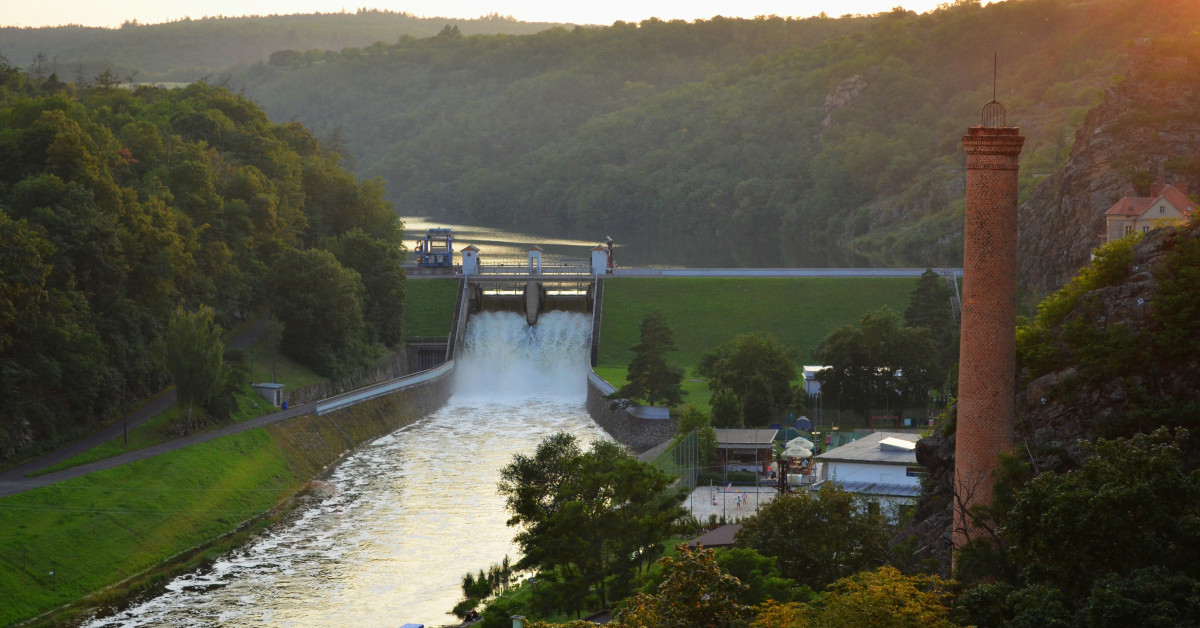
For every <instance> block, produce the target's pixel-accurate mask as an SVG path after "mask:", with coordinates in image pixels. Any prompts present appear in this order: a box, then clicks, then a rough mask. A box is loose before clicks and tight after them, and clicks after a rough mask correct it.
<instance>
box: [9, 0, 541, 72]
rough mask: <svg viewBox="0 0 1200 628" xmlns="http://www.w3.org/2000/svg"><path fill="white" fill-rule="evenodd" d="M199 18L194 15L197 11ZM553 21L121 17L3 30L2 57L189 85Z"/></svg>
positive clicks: (24, 64) (362, 13)
mask: <svg viewBox="0 0 1200 628" xmlns="http://www.w3.org/2000/svg"><path fill="white" fill-rule="evenodd" d="M196 17H197V18H199V16H196ZM554 26H557V25H556V24H547V23H534V22H518V21H517V20H514V19H512V18H510V17H503V16H498V15H491V16H484V17H480V18H477V19H469V20H468V19H459V18H440V17H417V16H414V15H410V14H408V13H394V12H388V11H374V10H362V9H360V10H359V11H358V12H356V13H328V14H320V13H318V14H298V15H268V16H253V17H206V18H199V19H183V20H179V21H175V22H169V23H166V24H138V23H137V22H136V21H133V22H126V23H125V24H124V25H123V26H122V27H120V28H97V27H86V26H78V25H73V26H58V27H46V28H15V27H6V28H0V55H3V56H4V57H6V58H7V59H8V62H9V63H10V64H12V65H15V66H17V67H20V68H26V69H28V70H29V72H30V74H31V75H32V76H33V77H34V78H44V77H45V76H48V75H49V74H50V73H52V72H55V73H57V75H58V78H59V79H61V80H63V81H66V82H74V83H75V84H77V85H80V86H83V85H88V84H90V82H91V81H92V79H93V78H94V77H95V76H96V75H97V74H100V73H101V72H103V71H104V70H105V69H110V70H112V72H113V73H114V74H115V75H117V76H118V77H121V78H123V79H124V78H128V77H131V76H132V78H133V80H134V81H137V82H145V81H185V82H191V81H195V80H199V79H201V78H204V77H208V82H210V83H215V82H217V81H219V80H220V77H221V75H222V73H223V72H225V71H226V70H228V69H230V68H232V67H234V66H238V65H250V64H252V63H257V62H259V61H266V60H267V59H268V58H269V57H270V55H271V53H272V52H275V51H277V50H300V51H309V50H315V51H321V52H324V51H327V50H332V51H337V50H341V49H343V48H349V47H356V46H370V45H371V44H374V43H375V42H381V41H382V42H395V41H397V40H398V39H399V38H401V37H431V36H433V35H436V34H437V33H438V32H439V31H441V30H442V29H444V28H451V29H457V31H458V32H461V33H463V34H465V35H477V34H509V35H521V34H528V33H536V32H538V31H542V30H545V29H547V28H551V27H554Z"/></svg>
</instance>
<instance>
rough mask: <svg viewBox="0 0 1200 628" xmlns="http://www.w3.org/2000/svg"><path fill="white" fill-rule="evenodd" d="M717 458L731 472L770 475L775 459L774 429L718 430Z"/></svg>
mask: <svg viewBox="0 0 1200 628" xmlns="http://www.w3.org/2000/svg"><path fill="white" fill-rule="evenodd" d="M714 431H715V432H716V433H717V458H718V460H719V461H720V463H721V464H722V465H724V466H726V468H727V469H728V470H729V471H754V472H757V473H770V471H771V461H772V460H774V459H775V434H777V433H778V432H779V430H776V429H772V428H749V429H717V430H714Z"/></svg>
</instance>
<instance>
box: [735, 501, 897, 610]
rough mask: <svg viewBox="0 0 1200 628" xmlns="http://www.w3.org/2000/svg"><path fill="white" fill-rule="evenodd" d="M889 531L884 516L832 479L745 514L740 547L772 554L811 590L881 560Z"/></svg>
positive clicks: (786, 573) (785, 572)
mask: <svg viewBox="0 0 1200 628" xmlns="http://www.w3.org/2000/svg"><path fill="white" fill-rule="evenodd" d="M888 538H889V534H888V531H887V527H886V525H885V522H884V520H883V517H882V515H879V514H872V513H871V512H870V511H869V509H867V508H866V507H865V505H864V504H862V503H861V502H860V501H859V500H858V499H857V498H855V496H854V495H852V494H851V493H847V492H846V491H843V490H841V489H840V488H838V487H836V486H834V485H833V484H830V483H828V482H827V483H825V484H823V485H821V488H820V489H818V490H817V491H816V492H813V493H809V492H802V493H791V494H788V495H780V496H779V497H777V498H775V499H774V500H772V501H771V502H769V503H768V504H766V505H764V506H762V508H761V509H760V510H759V513H758V514H757V515H755V516H753V517H750V518H749V519H745V520H744V521H743V524H742V529H741V530H740V531H739V532H738V536H737V542H738V546H739V547H751V548H754V549H756V550H758V551H759V552H761V553H762V554H765V555H767V556H774V557H775V558H776V560H777V561H778V563H779V571H780V573H781V574H783V576H784V577H785V578H791V579H793V580H795V581H796V582H797V583H799V584H803V585H808V586H809V587H812V588H813V589H820V588H823V587H824V586H825V585H827V584H829V583H831V582H833V581H834V580H837V579H838V578H842V577H845V576H847V575H849V574H852V573H855V572H858V571H861V570H863V569H870V568H873V567H876V566H878V565H880V564H882V563H883V562H884V561H885V560H886V558H887V544H888Z"/></svg>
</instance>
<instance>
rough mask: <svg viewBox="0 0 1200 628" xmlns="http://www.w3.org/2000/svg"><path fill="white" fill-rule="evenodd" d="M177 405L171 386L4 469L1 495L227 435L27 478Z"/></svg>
mask: <svg viewBox="0 0 1200 628" xmlns="http://www.w3.org/2000/svg"><path fill="white" fill-rule="evenodd" d="M269 322H270V317H268V316H263V317H261V318H259V319H258V320H256V321H254V322H253V323H251V324H250V325H248V326H247V327H246V328H245V329H243V330H242V331H241V332H239V333H238V334H237V335H236V336H234V337H233V339H232V340H230V341H229V346H230V347H232V348H234V349H248V348H250V347H251V346H253V345H254V343H255V342H256V341H257V340H258V337H259V336H261V335H262V333H263V331H265V330H266V327H267V324H268V323H269ZM174 404H175V389H174V388H171V389H169V390H166V391H164V392H162V393H161V394H159V395H158V396H157V397H155V398H154V399H153V400H152V401H150V403H148V404H146V405H145V406H143V407H142V408H141V409H139V410H138V411H137V412H134V413H132V414H130V415H129V416H128V417H126V421H125V422H124V423H123V422H120V421H118V422H116V423H113V424H112V425H109V426H108V427H105V428H103V429H101V430H99V431H97V432H95V433H93V434H92V435H90V436H87V437H85V438H81V439H79V440H77V441H75V442H73V443H71V444H70V445H67V446H66V447H63V448H61V449H57V450H55V451H52V452H50V453H48V454H46V455H44V456H42V457H40V458H35V459H33V460H30V461H28V462H25V463H23V464H20V465H18V466H15V467H13V468H11V469H8V470H7V471H4V472H3V473H0V497H3V496H5V495H12V494H14V493H20V492H24V491H27V490H30V489H32V488H38V487H40V486H48V485H50V484H53V483H54V482H61V481H62V480H66V479H70V478H72V477H79V476H81V475H85V474H86V473H90V472H92V471H96V470H98V469H108V468H111V467H114V466H117V465H118V464H125V463H126V462H130V461H132V460H142V459H144V458H149V457H150V456H153V455H157V454H159V453H162V452H163V451H172V450H174V449H179V448H181V447H186V446H187V445H188V444H193V443H194V442H203V441H205V440H210V439H211V438H216V437H217V436H218V435H220V436H224V435H226V434H218V432H222V431H223V430H224V429H226V428H222V430H215V431H213V432H205V433H203V434H194V435H192V436H188V437H184V438H181V439H177V440H175V441H171V442H169V443H163V444H161V445H157V446H155V447H150V448H148V449H144V450H141V451H134V452H129V453H128V454H122V455H120V456H116V457H113V458H110V459H108V460H102V461H97V462H96V463H92V464H88V465H81V466H79V467H75V468H72V469H68V470H65V471H60V472H58V473H48V474H46V475H42V476H38V477H35V478H29V477H26V476H28V475H29V474H30V473H35V472H37V471H38V470H40V469H44V468H46V467H52V466H54V465H56V464H59V463H60V462H63V461H64V460H69V459H71V458H74V457H75V456H78V455H79V454H81V453H83V452H85V451H87V450H89V449H91V448H93V447H96V446H97V445H101V444H103V443H106V442H108V441H110V440H113V439H115V438H122V437H123V433H124V430H125V423H128V426H129V429H133V428H135V427H137V426H139V425H141V424H143V423H145V422H146V421H149V420H150V419H152V418H154V417H155V416H157V415H158V414H159V413H160V412H162V411H164V410H166V409H167V408H170V407H171V406H172V405H174ZM298 409H299V408H297V410H298ZM287 412H288V413H290V412H291V410H290V409H289V410H287ZM280 414H284V413H282V412H277V413H275V414H272V415H267V416H270V417H274V416H276V415H280ZM288 416H294V414H288ZM263 418H266V417H259V418H258V419H254V421H258V420H259V419H263ZM283 418H285V417H279V418H276V419H275V420H282V419H283ZM269 422H274V421H269ZM247 423H250V421H246V422H244V423H237V424H234V425H230V426H227V428H232V427H239V426H242V425H245V424H247ZM264 425H265V423H264ZM242 429H250V428H242ZM242 429H237V430H234V431H233V432H228V433H230V434H232V433H236V432H240V431H242ZM209 434H212V436H210V437H208V438H204V439H203V440H200V441H189V439H192V438H195V437H203V436H207V435H209ZM185 441H188V442H187V443H185V444H180V445H178V446H174V445H175V444H176V443H184V442H185ZM160 447H167V448H166V449H161V450H158V451H155V452H154V453H148V454H146V455H139V454H142V453H143V452H150V451H153V450H155V449H157V448H160ZM128 456H136V457H133V458H128V459H125V458H127V457H128ZM116 460H121V462H116V463H113V464H104V466H99V467H93V465H97V464H102V463H108V462H110V461H116ZM81 469H87V470H86V471H82V472H78V471H79V470H81ZM63 474H68V475H63ZM49 478H55V479H53V480H51V481H47V479H49Z"/></svg>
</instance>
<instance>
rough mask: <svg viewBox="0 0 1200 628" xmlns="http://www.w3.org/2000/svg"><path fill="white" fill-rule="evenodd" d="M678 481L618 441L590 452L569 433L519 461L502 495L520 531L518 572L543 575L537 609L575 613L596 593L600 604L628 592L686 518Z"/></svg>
mask: <svg viewBox="0 0 1200 628" xmlns="http://www.w3.org/2000/svg"><path fill="white" fill-rule="evenodd" d="M672 481H673V478H672V477H671V476H668V475H666V474H664V473H663V472H661V471H659V470H657V469H655V468H654V467H652V466H650V465H648V464H644V463H641V462H638V461H637V460H635V459H633V458H631V457H630V456H629V455H628V454H626V453H625V452H624V451H622V449H621V447H620V446H619V445H617V444H615V443H613V442H611V441H607V440H598V441H596V442H594V443H593V444H592V446H591V448H590V449H589V450H588V451H586V452H585V451H582V450H581V449H580V448H579V445H578V441H577V440H576V439H575V437H574V436H571V435H569V434H565V433H559V434H555V435H553V436H550V437H548V438H546V439H545V440H543V441H542V442H541V443H539V444H538V447H537V450H536V451H535V452H534V454H533V456H526V455H523V454H518V455H517V456H514V458H513V461H512V462H511V463H509V464H508V465H507V466H505V467H504V468H503V469H502V470H501V472H500V483H499V490H500V493H501V494H502V495H504V496H505V500H506V506H507V508H508V511H509V512H510V513H512V517H510V518H509V520H508V525H510V526H514V527H517V528H518V531H517V533H516V535H515V536H514V541H515V542H516V543H517V545H518V546H519V547H520V548H521V554H522V556H521V559H520V560H519V561H518V562H517V564H516V567H517V568H518V569H532V570H536V572H537V574H538V576H537V577H538V580H539V587H538V599H537V600H535V601H534V604H535V605H537V606H540V607H541V608H542V609H543V610H546V611H552V610H557V611H566V612H576V611H578V610H580V609H581V608H582V604H583V600H584V597H585V596H586V595H588V593H589V591H594V592H595V594H596V595H597V596H598V597H599V600H600V603H601V605H607V604H608V601H610V600H616V599H619V598H621V597H624V596H625V595H627V594H628V592H629V588H630V586H631V585H630V583H631V578H632V575H633V570H634V569H635V567H637V566H638V565H641V564H645V563H647V562H650V561H653V560H654V558H656V557H657V556H658V555H660V554H661V553H662V546H661V543H662V541H663V539H665V538H667V537H668V536H669V535H670V534H671V533H672V531H673V529H674V525H675V522H676V520H677V519H678V518H679V517H680V516H681V515H682V514H683V510H682V508H681V507H680V505H679V503H680V500H681V499H682V497H681V496H680V495H676V494H674V493H672V492H670V491H668V490H667V487H668V486H670V485H671V483H672ZM614 589H615V590H614Z"/></svg>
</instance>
